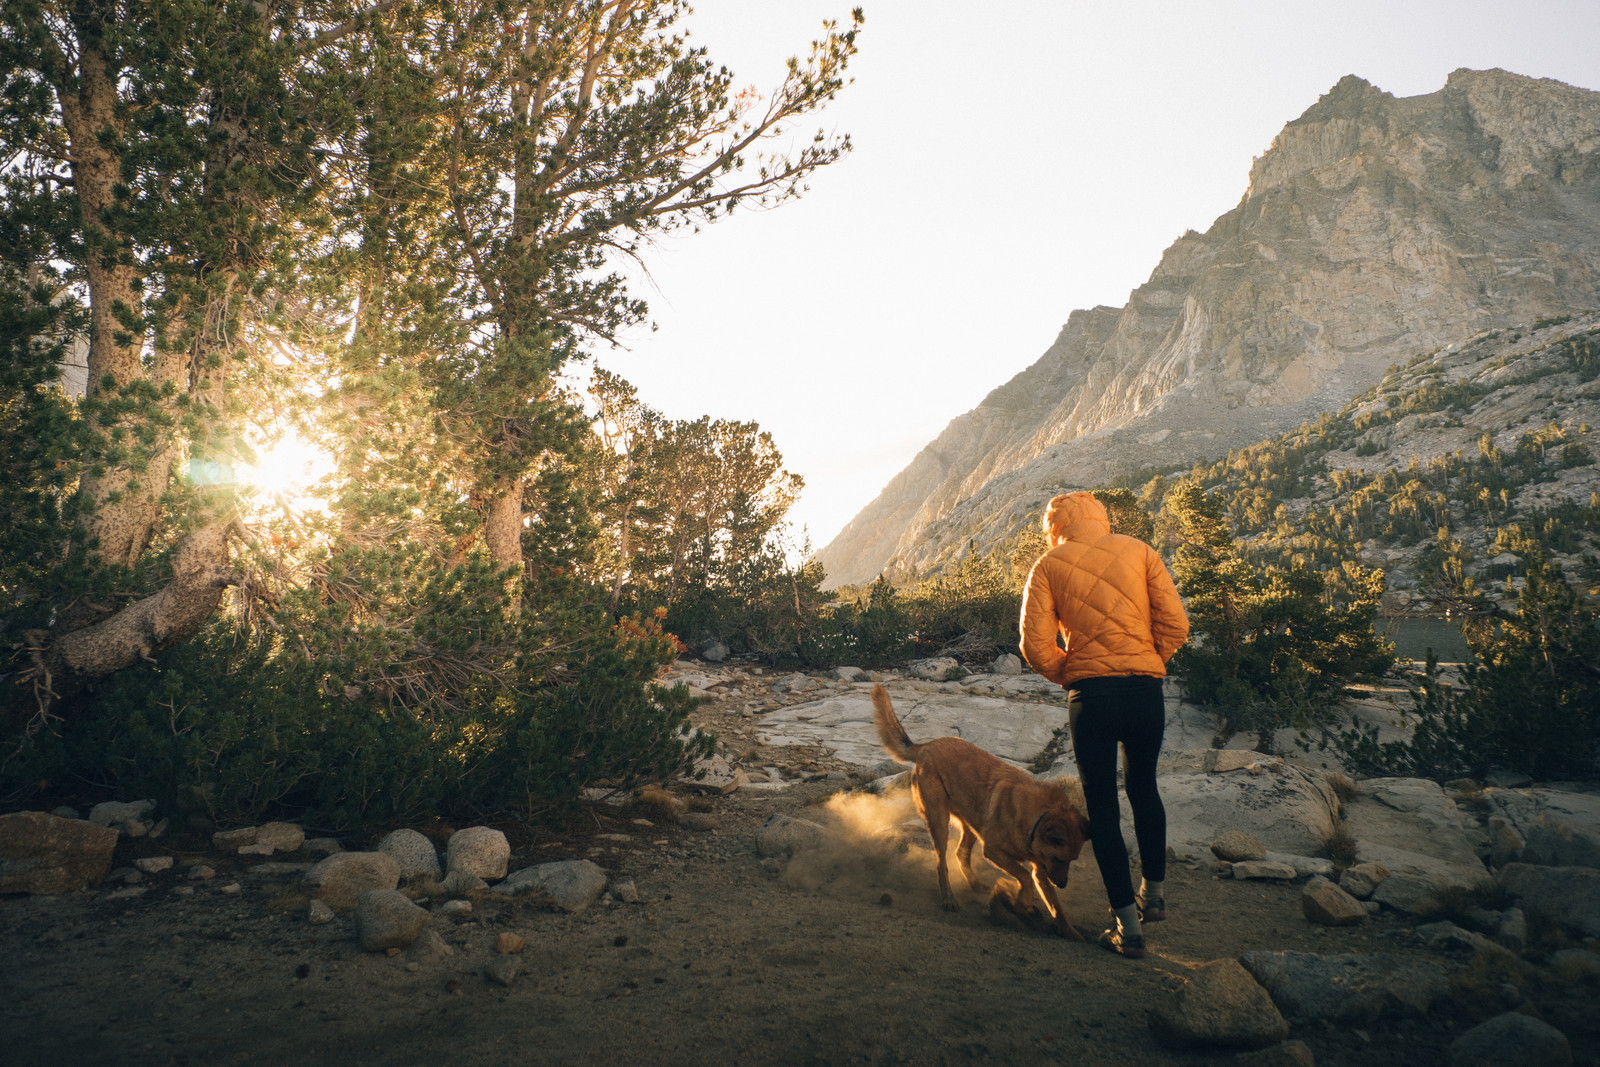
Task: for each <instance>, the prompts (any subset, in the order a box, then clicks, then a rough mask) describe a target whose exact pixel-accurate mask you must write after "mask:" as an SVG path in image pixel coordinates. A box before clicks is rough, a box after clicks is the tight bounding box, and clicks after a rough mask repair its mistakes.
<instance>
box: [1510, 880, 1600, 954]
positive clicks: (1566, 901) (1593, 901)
mask: <svg viewBox="0 0 1600 1067" xmlns="http://www.w3.org/2000/svg"><path fill="white" fill-rule="evenodd" d="M1497 881H1498V884H1499V887H1500V888H1501V889H1502V890H1504V891H1505V892H1506V893H1507V894H1509V895H1510V896H1511V898H1512V899H1513V900H1515V901H1516V902H1517V904H1518V905H1519V906H1520V907H1521V908H1522V910H1523V911H1524V912H1526V913H1527V914H1529V915H1538V916H1541V917H1543V918H1545V919H1548V920H1550V921H1552V922H1555V923H1559V924H1560V925H1561V926H1562V927H1563V928H1565V929H1567V930H1570V931H1572V932H1574V933H1577V934H1580V935H1582V936H1585V937H1600V870H1595V869H1594V868H1593V867H1538V866H1533V865H1531V864H1527V863H1508V864H1506V865H1505V867H1504V868H1502V869H1501V871H1500V874H1499V876H1498V879H1497Z"/></svg>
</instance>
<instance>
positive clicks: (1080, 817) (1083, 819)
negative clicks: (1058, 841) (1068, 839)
mask: <svg viewBox="0 0 1600 1067" xmlns="http://www.w3.org/2000/svg"><path fill="white" fill-rule="evenodd" d="M1067 826H1068V827H1070V831H1069V832H1070V833H1071V834H1072V836H1073V837H1075V838H1076V839H1077V842H1076V843H1077V845H1078V847H1079V848H1082V847H1083V843H1084V842H1085V841H1087V840H1089V817H1088V816H1087V815H1084V814H1083V813H1082V812H1080V811H1078V810H1077V809H1076V808H1073V809H1071V810H1069V811H1068V812H1067Z"/></svg>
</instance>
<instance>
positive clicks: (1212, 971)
mask: <svg viewBox="0 0 1600 1067" xmlns="http://www.w3.org/2000/svg"><path fill="white" fill-rule="evenodd" d="M1150 1029H1151V1030H1152V1031H1154V1033H1155V1036H1156V1039H1157V1040H1158V1041H1160V1042H1162V1043H1163V1044H1166V1045H1173V1046H1177V1047H1188V1046H1196V1045H1199V1046H1219V1045H1220V1046H1223V1047H1239V1046H1243V1047H1246V1048H1256V1047H1260V1046H1264V1045H1271V1044H1273V1043H1275V1042H1278V1041H1282V1040H1283V1039H1284V1038H1286V1037H1288V1036H1289V1024H1288V1023H1287V1022H1285V1021H1284V1018H1283V1016H1282V1015H1281V1014H1280V1013H1279V1012H1278V1009H1277V1008H1276V1007H1275V1006H1274V1005H1273V1003H1272V998H1271V997H1270V996H1268V995H1267V991H1266V990H1265V989H1263V988H1261V985H1260V984H1259V983H1258V982H1257V981H1256V980H1255V979H1254V978H1252V977H1251V976H1250V974H1249V973H1248V972H1247V971H1246V970H1245V969H1244V968H1243V967H1241V966H1240V965H1239V962H1238V961H1237V960H1231V959H1223V960H1212V961H1211V962H1210V963H1202V964H1201V965H1200V966H1198V967H1196V968H1195V969H1194V970H1193V971H1192V972H1190V974H1189V980H1188V981H1187V982H1186V983H1185V984H1184V985H1183V986H1181V987H1180V988H1179V989H1178V990H1176V991H1175V992H1174V993H1173V994H1172V995H1171V996H1170V997H1166V998H1163V999H1161V1000H1159V1001H1158V1002H1157V1004H1156V1006H1155V1007H1154V1008H1153V1009H1151V1012H1150Z"/></svg>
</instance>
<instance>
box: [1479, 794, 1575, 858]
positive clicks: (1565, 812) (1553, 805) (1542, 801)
mask: <svg viewBox="0 0 1600 1067" xmlns="http://www.w3.org/2000/svg"><path fill="white" fill-rule="evenodd" d="M1483 799H1484V800H1485V801H1486V802H1487V803H1488V804H1489V805H1490V806H1491V807H1492V808H1493V809H1494V814H1492V815H1490V816H1489V834H1490V837H1491V840H1492V841H1493V842H1494V844H1495V847H1494V848H1493V850H1492V851H1491V855H1490V862H1491V863H1493V864H1494V865H1495V866H1497V867H1499V866H1504V865H1505V864H1507V863H1512V862H1521V863H1535V864H1539V865H1541V866H1545V867H1600V794H1595V793H1575V792H1571V791H1568V790H1561V789H1552V788H1549V787H1539V788H1533V789H1489V790H1486V791H1485V793H1484V795H1483Z"/></svg>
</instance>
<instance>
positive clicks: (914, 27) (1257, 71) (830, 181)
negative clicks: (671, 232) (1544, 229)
mask: <svg viewBox="0 0 1600 1067" xmlns="http://www.w3.org/2000/svg"><path fill="white" fill-rule="evenodd" d="M850 6H851V5H850V3H849V2H848V0H697V2H696V4H695V8H696V10H695V13H694V14H693V15H692V16H691V17H690V18H689V19H688V21H687V25H688V27H689V28H690V31H691V33H692V34H693V36H694V38H695V39H696V40H698V41H699V42H700V43H701V44H703V45H705V46H707V47H708V48H709V49H710V52H711V56H712V58H713V59H715V60H716V61H718V62H719V63H722V64H725V65H726V66H728V67H729V68H730V69H732V70H733V72H734V73H735V75H736V83H737V84H741V85H744V84H751V83H754V84H755V85H756V87H757V88H758V89H759V90H760V91H762V92H763V93H764V92H767V91H768V90H770V89H772V88H774V87H775V86H777V85H778V83H779V82H780V81H781V78H782V72H783V61H784V60H785V59H786V58H787V57H788V56H790V55H795V54H801V55H803V54H804V52H805V50H806V45H807V43H808V42H809V41H811V40H812V39H813V38H815V37H817V36H819V31H820V26H821V22H822V20H823V19H824V18H829V17H834V18H838V19H840V20H841V21H847V20H848V18H849V11H850ZM863 6H864V8H865V10H866V25H865V28H864V29H863V31H862V34H861V36H860V38H859V40H858V43H859V45H860V55H859V56H858V57H857V58H856V60H855V61H854V63H853V64H852V66H851V72H852V74H853V75H854V77H855V83H854V84H853V85H850V86H848V87H847V88H846V89H845V90H844V91H843V92H842V93H841V94H840V95H839V98H838V100H837V101H836V102H835V103H834V104H833V105H832V106H831V108H830V109H829V110H828V111H827V112H826V113H825V114H824V115H823V116H822V117H821V119H820V121H819V122H814V123H811V124H810V125H809V126H807V127H806V128H804V129H802V130H797V131H796V133H797V134H798V135H799V136H800V139H801V140H802V141H803V140H806V139H809V137H810V135H811V133H812V132H814V130H815V128H816V127H817V126H818V125H820V126H822V127H823V128H826V129H830V130H837V131H839V132H848V133H849V134H850V135H851V139H852V141H853V142H854V143H855V146H856V147H855V151H854V152H852V153H850V155H849V156H847V157H846V158H845V160H844V161H843V162H841V163H839V164H837V165H835V166H834V167H831V168H825V169H824V170H823V171H821V172H819V173H818V174H816V175H815V177H814V178H813V179H812V182H811V187H812V191H811V192H810V193H809V194H808V195H807V196H806V197H805V198H803V199H801V200H799V201H796V202H793V203H790V204H787V205H785V206H783V207H781V208H779V209H777V210H775V211H771V212H767V213H764V214H758V213H749V214H743V215H741V214H738V213H736V214H735V215H734V216H733V217H732V218H730V219H727V220H725V221H722V222H719V223H717V224H716V225H714V226H712V227H710V228H708V229H706V230H704V231H702V232H701V233H699V234H697V235H693V236H688V237H684V238H679V239H675V240H673V241H671V242H668V243H664V244H662V245H660V246H658V247H657V248H656V249H655V250H654V252H653V253H651V254H649V256H648V259H647V262H648V265H649V270H650V277H649V279H648V280H647V281H642V282H641V285H640V287H639V290H638V291H639V293H640V295H642V296H644V297H645V298H646V299H647V300H648V301H649V303H650V307H651V317H652V319H653V321H654V322H655V323H656V324H657V325H658V327H659V329H657V330H656V331H655V332H645V331H642V330H641V331H639V332H637V333H635V334H634V335H633V336H631V337H630V338H628V339H627V345H628V349H627V350H626V351H610V352H603V353H601V355H600V363H601V364H602V365H604V366H606V367H608V368H610V369H612V370H614V371H616V372H617V373H619V374H621V375H622V376H623V377H624V378H627V379H628V380H629V381H631V382H633V383H634V384H635V385H637V386H638V387H639V392H640V395H641V397H642V398H643V399H644V400H645V402H646V403H649V404H651V405H652V406H654V407H656V408H657V409H659V410H661V411H663V412H664V413H665V414H667V415H669V416H671V417H673V418H696V417H698V416H700V415H703V414H709V415H712V416H714V417H720V418H737V419H747V420H748V419H753V420H755V421H756V422H759V423H760V424H761V426H762V428H763V429H765V430H768V431H770V432H771V433H772V435H773V437H774V439H775V440H776V442H777V445H778V447H779V449H780V450H781V451H782V452H783V455H784V458H785V461H786V464H787V466H788V468H789V469H790V470H792V471H794V472H796V473H798V474H800V475H802V476H803V477H804V478H805V480H806V490H805V494H804V496H803V497H802V499H801V501H800V503H799V504H798V505H797V506H796V507H795V509H794V511H793V512H792V513H791V516H792V518H793V519H794V520H795V526H796V529H797V531H798V530H799V529H800V528H801V527H805V528H807V529H808V530H809V533H810V536H811V540H812V542H813V546H814V547H816V548H821V547H822V546H823V545H824V544H826V543H827V542H828V541H829V540H830V539H832V537H833V536H834V535H835V534H836V533H838V532H839V530H840V529H841V528H842V527H843V526H844V524H845V523H847V522H848V521H849V520H850V519H851V518H853V517H854V516H855V514H856V512H858V511H859V510H860V509H861V508H863V507H865V506H866V505H867V504H868V503H869V502H870V501H871V500H872V498H873V497H875V496H876V495H877V494H878V492H879V490H881V489H882V488H883V486H884V485H885V484H886V483H887V482H888V481H889V479H890V478H892V477H893V476H894V475H895V474H896V473H898V472H899V471H900V470H901V469H902V468H903V467H905V465H906V464H907V463H909V462H910V461H911V459H912V457H913V456H915V455H916V453H917V452H918V451H919V450H920V449H921V448H922V447H923V446H924V445H926V444H927V443H928V442H930V441H931V440H933V438H934V437H936V436H937V435H938V434H939V432H940V431H941V430H942V429H943V428H944V426H945V425H946V424H947V423H948V422H949V421H950V420H951V419H952V418H954V417H955V416H957V415H960V414H962V413H963V412H966V411H968V410H970V409H972V408H973V407H975V406H977V404H978V403H979V401H981V400H982V399H983V397H984V396H985V395H986V394H987V393H988V392H989V391H990V390H991V389H993V388H994V387H996V386H998V385H1000V384H1001V383H1003V382H1005V381H1006V380H1007V379H1009V378H1010V377H1012V376H1013V375H1014V374H1016V373H1017V372H1018V371H1020V370H1022V369H1023V368H1024V367H1026V366H1028V365H1029V364H1031V363H1032V362H1033V361H1034V360H1036V359H1037V358H1038V357H1039V356H1040V355H1041V354H1042V353H1043V352H1044V350H1045V349H1046V348H1048V347H1049V345H1050V344H1051V342H1052V341H1053V340H1054V339H1055V336H1056V334H1057V332H1058V331H1059V330H1060V328H1061V325H1062V323H1064V322H1066V319H1067V316H1068V314H1069V313H1070V312H1071V311H1073V310H1074V309H1075V308H1086V307H1093V306H1095V305H1097V304H1110V305H1114V306H1121V305H1122V304H1124V303H1126V301H1127V299H1128V294H1129V292H1130V291H1131V290H1132V289H1134V288H1135V287H1137V286H1138V285H1140V284H1142V283H1143V282H1144V281H1145V280H1146V279H1147V278H1148V277H1149V275H1150V272H1151V270H1152V269H1154V267H1155V265H1156V262H1157V260H1158V259H1159V258H1160V255H1161V253H1162V251H1163V250H1164V249H1165V248H1166V247H1167V246H1168V245H1170V244H1171V243H1172V242H1173V241H1174V240H1176V239H1177V238H1178V237H1179V236H1180V235H1181V234H1182V233H1183V232H1184V231H1185V230H1187V229H1195V230H1201V231H1204V230H1205V229H1207V228H1208V227H1209V226H1210V225H1211V223H1212V222H1213V221H1214V220H1215V219H1216V218H1217V216H1219V215H1221V214H1223V213H1224V212H1226V211H1229V210H1231V209H1232V208H1233V207H1234V206H1235V205H1236V204H1237V203H1238V201H1239V199H1240V197H1241V196H1242V195H1243V194H1244V189H1245V182H1246V179H1247V178H1248V176H1249V171H1250V162H1251V159H1252V158H1253V157H1254V156H1257V155H1260V154H1261V153H1262V152H1264V151H1265V150H1266V148H1267V146H1268V145H1269V144H1270V143H1271V141H1272V138H1273V137H1274V136H1275V135H1276V134H1277V133H1278V131H1279V130H1280V129H1281V128H1282V127H1283V125H1284V123H1286V122H1288V121H1289V120H1290V119H1293V118H1296V117H1297V116H1299V115H1300V114H1301V113H1302V112H1303V111H1305V109H1306V108H1308V107H1310V106H1311V105H1312V104H1313V103H1315V102H1316V99H1317V97H1319V96H1320V95H1322V94H1323V93H1325V92H1327V91H1328V90H1329V89H1331V88H1332V87H1333V85H1334V83H1335V82H1337V81H1338V80H1339V78H1341V77H1342V76H1344V75H1346V74H1357V75H1360V76H1361V77H1363V78H1365V79H1367V80H1368V81H1369V82H1371V83H1373V84H1374V85H1376V86H1377V87H1378V88H1380V89H1383V90H1385V91H1388V92H1391V93H1393V94H1395V95H1396V96H1415V95H1418V94H1422V93H1431V92H1434V91H1436V90H1438V89H1440V88H1442V87H1443V85H1444V80H1445V76H1446V75H1447V74H1449V73H1450V72H1451V71H1452V70H1455V69H1456V68H1458V67H1471V68H1475V69H1482V68H1488V67H1501V68H1504V69H1506V70H1510V71H1514V72H1516V73H1519V74H1526V75H1530V76H1533V77H1542V78H1555V79H1558V80H1560V81H1564V82H1568V83H1570V84H1573V85H1580V86H1583V87H1585V88H1590V89H1600V51H1597V50H1596V47H1595V46H1596V42H1600V2H1597V0H1519V2H1517V3H1510V2H1507V0H1341V2H1339V3H1335V4H1330V3H1326V2H1319V3H1307V2H1302V0H1262V2H1227V3H1223V2H1216V3H1211V2H1206V0H1188V2H1156V0H1127V2H1121V3H1113V2H1107V0H1097V2H1094V3H1083V2H1078V0H1003V2H1001V3H996V4H984V5H979V4H974V3H972V2H971V0H966V2H955V0H864V3H863Z"/></svg>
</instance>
